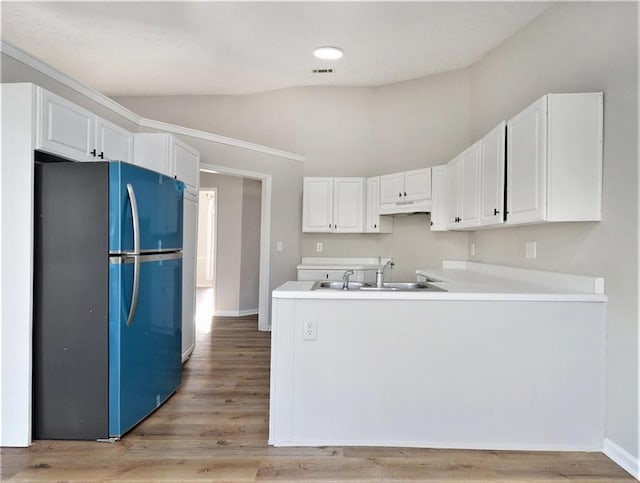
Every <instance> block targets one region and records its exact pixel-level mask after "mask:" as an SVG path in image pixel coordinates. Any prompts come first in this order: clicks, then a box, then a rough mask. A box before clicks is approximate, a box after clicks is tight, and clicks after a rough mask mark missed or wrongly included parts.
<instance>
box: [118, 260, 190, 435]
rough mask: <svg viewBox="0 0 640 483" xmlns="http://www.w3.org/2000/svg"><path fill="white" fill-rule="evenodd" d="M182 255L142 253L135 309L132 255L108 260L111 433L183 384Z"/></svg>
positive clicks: (124, 428)
mask: <svg viewBox="0 0 640 483" xmlns="http://www.w3.org/2000/svg"><path fill="white" fill-rule="evenodd" d="M181 257H182V254H181V253H167V254H159V255H146V256H141V257H140V275H139V292H138V301H137V308H136V310H135V315H134V317H133V319H132V321H131V323H130V324H127V319H128V316H129V311H130V309H131V302H132V294H133V289H134V286H133V285H134V273H133V272H134V263H133V258H125V257H111V263H110V264H109V435H110V436H111V437H120V436H122V435H123V434H124V433H126V432H127V431H128V430H129V429H131V428H132V427H133V426H135V425H136V424H137V423H138V422H140V421H141V420H142V419H144V418H145V417H146V416H147V415H148V414H150V413H151V412H153V411H154V410H155V409H156V408H157V407H158V406H160V405H161V404H162V403H163V402H164V401H165V400H166V399H167V398H168V397H169V396H170V395H171V394H172V393H173V392H174V391H175V390H176V389H177V388H178V386H179V385H180V380H181V369H182V364H181V346H182V328H181V314H182V258H181Z"/></svg>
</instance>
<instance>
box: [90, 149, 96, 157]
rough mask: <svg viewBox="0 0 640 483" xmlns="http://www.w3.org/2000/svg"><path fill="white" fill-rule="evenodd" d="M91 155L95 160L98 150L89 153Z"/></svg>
mask: <svg viewBox="0 0 640 483" xmlns="http://www.w3.org/2000/svg"><path fill="white" fill-rule="evenodd" d="M89 154H90V155H91V156H93V157H94V158H95V156H96V150H95V149H94V150H93V151H89Z"/></svg>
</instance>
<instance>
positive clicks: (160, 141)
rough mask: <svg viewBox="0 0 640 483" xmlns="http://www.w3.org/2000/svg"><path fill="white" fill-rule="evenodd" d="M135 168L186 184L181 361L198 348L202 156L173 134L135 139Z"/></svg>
mask: <svg viewBox="0 0 640 483" xmlns="http://www.w3.org/2000/svg"><path fill="white" fill-rule="evenodd" d="M134 161H135V164H137V165H139V166H143V167H145V168H149V169H152V170H154V171H158V172H160V173H163V174H166V175H167V176H171V177H172V178H176V179H179V180H180V181H182V182H184V184H185V193H184V205H183V240H182V360H183V362H184V361H186V360H187V359H188V358H189V356H190V355H191V353H192V352H193V349H194V348H195V341H196V339H195V335H196V329H195V324H196V314H195V307H196V263H197V243H198V189H199V180H200V154H199V153H198V151H196V150H195V149H193V148H192V147H191V146H189V145H188V144H186V143H184V142H182V141H181V140H180V139H178V138H176V137H175V136H173V135H172V134H167V133H141V134H136V135H135V149H134Z"/></svg>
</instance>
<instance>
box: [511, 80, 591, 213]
mask: <svg viewBox="0 0 640 483" xmlns="http://www.w3.org/2000/svg"><path fill="white" fill-rule="evenodd" d="M602 102H603V95H602V93H600V92H596V93H581V94H547V95H546V96H543V97H542V98H541V99H539V100H537V101H536V102H534V103H533V104H532V105H530V106H529V107H527V108H526V109H525V110H524V111H522V112H521V113H520V114H518V115H516V116H515V117H514V118H512V119H511V120H509V121H508V122H507V223H509V224H522V223H539V222H544V221H598V220H600V219H601V216H602V215H601V203H602V134H603V131H602V129H603V117H602Z"/></svg>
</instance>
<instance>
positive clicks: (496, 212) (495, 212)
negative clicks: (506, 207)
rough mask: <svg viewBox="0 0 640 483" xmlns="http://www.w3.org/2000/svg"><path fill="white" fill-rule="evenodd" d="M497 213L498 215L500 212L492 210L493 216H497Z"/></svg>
mask: <svg viewBox="0 0 640 483" xmlns="http://www.w3.org/2000/svg"><path fill="white" fill-rule="evenodd" d="M498 213H500V211H498V208H494V209H493V216H495V215H497V214H498Z"/></svg>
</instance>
